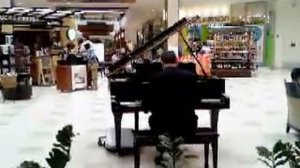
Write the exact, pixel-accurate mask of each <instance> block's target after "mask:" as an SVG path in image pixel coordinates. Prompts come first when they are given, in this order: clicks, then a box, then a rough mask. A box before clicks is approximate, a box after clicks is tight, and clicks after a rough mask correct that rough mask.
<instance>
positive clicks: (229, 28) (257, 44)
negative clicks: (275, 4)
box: [179, 2, 268, 77]
mask: <svg viewBox="0 0 300 168" xmlns="http://www.w3.org/2000/svg"><path fill="white" fill-rule="evenodd" d="M198 5H199V6H197V4H194V5H193V6H189V5H186V6H185V5H184V4H182V6H181V8H180V11H179V16H180V18H182V17H192V16H196V15H198V16H200V18H199V19H198V20H197V21H195V22H194V23H193V24H191V25H190V26H189V27H186V28H185V29H183V30H182V33H183V34H184V37H185V39H187V40H188V41H189V43H190V46H192V45H193V44H195V43H196V44H198V45H199V46H200V47H201V46H202V45H206V47H210V49H211V71H212V74H213V75H217V76H224V77H250V76H252V72H253V71H254V70H255V69H256V68H257V67H258V66H261V65H266V64H267V52H266V51H268V50H267V47H268V45H267V39H268V37H267V23H268V15H267V14H268V12H267V10H268V9H267V7H268V3H267V2H252V3H236V4H230V3H228V4H222V5H213V4H211V5H210V4H205V5H203V4H201V3H199V4H198ZM179 50H180V52H179V53H181V54H182V55H183V56H185V55H187V54H188V51H187V46H185V44H184V43H183V42H182V40H180V42H179Z"/></svg>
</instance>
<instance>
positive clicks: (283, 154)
mask: <svg viewBox="0 0 300 168" xmlns="http://www.w3.org/2000/svg"><path fill="white" fill-rule="evenodd" d="M256 150H257V153H258V155H259V157H260V158H259V159H258V160H259V161H261V162H262V163H264V164H265V165H266V166H267V167H269V168H277V167H280V166H283V165H285V164H289V166H290V168H300V141H296V142H295V143H294V144H291V143H283V142H282V141H281V140H279V141H278V142H276V144H275V145H274V146H273V148H272V150H269V149H267V148H266V147H263V146H259V147H256Z"/></svg>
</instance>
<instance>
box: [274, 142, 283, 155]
mask: <svg viewBox="0 0 300 168" xmlns="http://www.w3.org/2000/svg"><path fill="white" fill-rule="evenodd" d="M284 149H285V145H284V144H283V143H282V142H281V140H279V141H277V142H276V143H275V145H274V147H273V153H274V154H276V153H278V152H280V151H281V150H284Z"/></svg>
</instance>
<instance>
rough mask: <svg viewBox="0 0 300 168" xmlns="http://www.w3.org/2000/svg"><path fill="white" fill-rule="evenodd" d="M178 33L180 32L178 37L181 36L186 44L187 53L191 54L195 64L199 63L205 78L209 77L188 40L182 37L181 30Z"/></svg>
mask: <svg viewBox="0 0 300 168" xmlns="http://www.w3.org/2000/svg"><path fill="white" fill-rule="evenodd" d="M179 34H180V37H181V38H182V40H183V42H184V43H185V45H186V46H187V48H188V51H189V53H190V54H191V56H192V57H193V58H194V59H195V60H196V62H197V64H199V66H200V68H201V71H202V73H203V75H204V77H205V78H209V76H208V75H207V73H206V72H205V70H204V68H203V65H202V63H201V62H200V61H199V60H198V59H197V57H196V56H195V54H194V52H193V50H192V48H191V47H190V46H189V44H188V42H187V41H186V39H185V38H184V36H183V34H182V32H181V31H179Z"/></svg>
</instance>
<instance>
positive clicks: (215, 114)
mask: <svg viewBox="0 0 300 168" xmlns="http://www.w3.org/2000/svg"><path fill="white" fill-rule="evenodd" d="M219 112H220V110H219V109H212V110H211V111H210V126H211V129H212V130H213V131H215V132H218V122H219ZM212 153H213V168H218V139H217V140H215V141H214V142H212Z"/></svg>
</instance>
